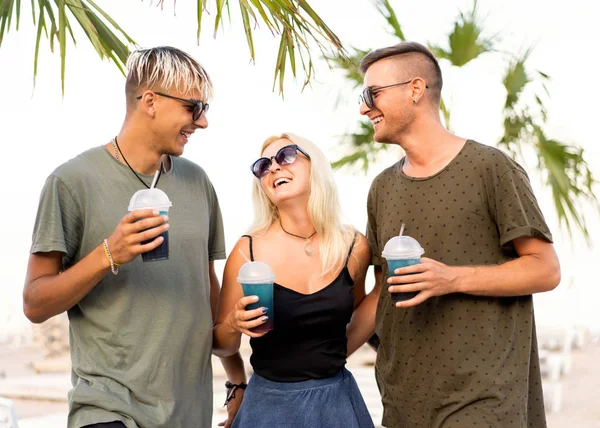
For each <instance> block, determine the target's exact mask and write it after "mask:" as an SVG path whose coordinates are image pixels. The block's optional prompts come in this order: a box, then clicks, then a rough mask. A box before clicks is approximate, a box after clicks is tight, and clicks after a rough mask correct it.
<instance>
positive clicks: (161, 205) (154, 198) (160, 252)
mask: <svg viewBox="0 0 600 428" xmlns="http://www.w3.org/2000/svg"><path fill="white" fill-rule="evenodd" d="M157 174H158V171H156V175H155V176H154V177H155V179H156V177H157ZM172 205H173V204H172V203H171V201H170V200H169V197H168V196H167V194H166V193H165V192H163V191H162V190H160V189H157V188H155V187H152V188H150V189H141V190H138V191H137V192H135V193H134V194H133V196H132V197H131V199H130V200H129V207H128V210H129V212H131V211H136V210H147V209H152V210H156V211H158V212H159V213H160V215H168V214H169V208H170V207H171V206H172ZM139 220H141V219H139ZM139 220H138V221H139ZM161 236H162V237H163V241H162V242H161V244H160V245H159V246H158V247H156V248H155V249H153V250H151V251H146V252H145V253H142V260H143V261H145V262H155V261H158V260H168V259H169V231H168V230H167V231H165V232H163V233H162V235H161ZM155 239H156V237H155V238H152V239H148V240H147V241H142V242H141V243H142V245H144V244H148V243H150V242H152V241H154V240H155Z"/></svg>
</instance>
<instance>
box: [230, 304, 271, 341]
mask: <svg viewBox="0 0 600 428" xmlns="http://www.w3.org/2000/svg"><path fill="white" fill-rule="evenodd" d="M256 302H258V297H257V296H247V297H242V298H241V299H240V300H238V302H237V303H236V304H235V306H234V307H233V309H232V310H231V312H229V315H227V320H226V323H227V325H228V326H229V327H230V328H231V329H232V330H234V331H239V332H241V333H244V334H245V335H248V336H250V337H262V336H264V335H265V334H266V333H267V332H261V333H259V332H254V331H250V329H252V328H254V327H258V326H260V325H263V324H264V323H265V322H267V320H268V319H269V317H267V316H266V315H265V314H266V313H267V309H268V308H265V307H261V308H256V309H252V310H249V311H247V310H246V306H248V305H249V304H251V303H256Z"/></svg>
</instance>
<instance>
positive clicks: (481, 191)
mask: <svg viewBox="0 0 600 428" xmlns="http://www.w3.org/2000/svg"><path fill="white" fill-rule="evenodd" d="M403 162H404V159H402V160H401V161H399V162H398V163H396V164H395V165H393V166H391V167H389V168H387V169H386V170H385V171H383V172H382V173H381V174H379V175H378V176H377V177H376V178H375V180H374V181H373V184H372V186H371V190H370V192H369V198H368V226H367V237H368V240H369V243H370V245H371V249H372V251H373V258H372V263H373V264H374V265H380V266H382V268H383V281H384V282H383V284H386V281H387V278H388V276H389V273H388V269H387V264H386V261H385V259H384V258H383V257H382V256H381V252H382V250H383V247H384V245H385V243H386V242H387V241H388V239H390V238H391V237H392V236H395V235H397V234H398V233H399V231H400V227H401V224H402V223H405V225H406V228H405V231H404V233H405V234H406V235H408V236H411V237H413V238H415V239H416V240H417V241H419V243H420V244H421V246H422V247H423V248H424V249H425V254H424V256H425V257H429V258H432V259H435V260H438V261H440V262H442V263H445V264H447V265H454V266H461V265H495V264H500V263H504V262H507V261H509V260H512V259H514V258H516V257H517V256H518V255H517V253H516V252H515V249H514V246H513V245H512V242H511V241H512V240H514V239H515V238H518V237H524V236H533V237H537V238H540V239H543V240H546V241H550V242H551V240H552V236H551V234H550V232H549V230H548V227H547V226H546V223H545V221H544V217H543V215H542V213H541V212H540V209H539V207H538V204H537V201H536V199H535V196H534V195H533V192H532V190H531V187H530V184H529V179H528V177H527V174H526V173H525V171H524V170H523V168H521V167H520V166H519V165H518V164H517V163H516V162H514V161H513V160H512V159H510V158H509V157H507V156H506V155H505V154H503V153H502V152H501V151H499V150H497V149H494V148H492V147H488V146H485V145H481V144H479V143H476V142H474V141H467V143H466V144H465V146H464V147H463V149H462V150H461V151H460V153H459V154H458V155H457V156H456V157H455V158H454V159H453V160H452V161H451V162H450V164H449V165H448V166H447V167H446V168H444V169H443V170H442V171H440V172H439V173H437V174H435V175H433V176H431V177H427V178H411V177H408V176H407V175H405V174H404V173H403V172H402V165H403ZM376 333H377V335H378V336H379V338H380V346H379V349H378V353H377V360H376V378H377V382H378V385H379V389H380V392H381V394H382V401H383V405H384V415H383V424H384V425H385V426H387V427H390V428H400V427H402V428H404V427H410V428H412V427H428V428H436V427H444V428H464V427H471V426H476V427H494V428H513V427H514V428H516V427H519V428H521V427H535V428H540V427H545V426H546V421H545V414H544V404H543V396H542V385H541V378H540V370H539V359H538V354H537V342H536V334H535V324H534V316H533V301H532V297H531V295H528V296H521V297H478V296H472V295H467V294H458V293H456V294H449V295H445V296H439V297H433V298H430V299H428V300H426V301H425V302H424V303H422V304H420V305H418V306H416V307H412V308H408V309H398V308H396V307H395V306H394V305H393V303H392V301H391V299H390V296H389V293H388V291H387V287H385V286H384V287H383V290H382V292H381V296H380V298H379V302H378V306H377V322H376Z"/></svg>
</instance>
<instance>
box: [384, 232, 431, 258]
mask: <svg viewBox="0 0 600 428" xmlns="http://www.w3.org/2000/svg"><path fill="white" fill-rule="evenodd" d="M424 252H425V250H424V249H423V248H422V247H421V245H420V244H419V242H418V241H417V240H416V239H414V238H411V237H410V236H394V237H392V238H391V239H390V240H389V241H387V243H386V244H385V247H384V248H383V252H382V253H381V255H382V256H383V257H385V258H386V259H388V260H393V259H412V258H417V257H421V255H422V254H423V253H424Z"/></svg>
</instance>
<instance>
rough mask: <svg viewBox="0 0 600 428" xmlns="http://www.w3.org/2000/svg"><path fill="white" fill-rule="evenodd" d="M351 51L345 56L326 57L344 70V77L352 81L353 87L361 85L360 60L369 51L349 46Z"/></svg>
mask: <svg viewBox="0 0 600 428" xmlns="http://www.w3.org/2000/svg"><path fill="white" fill-rule="evenodd" d="M351 50H352V53H351V54H349V55H347V56H343V57H342V56H339V55H338V56H334V57H328V58H327V59H328V60H329V61H331V62H332V63H333V64H334V65H335V66H336V67H337V68H339V69H342V70H343V71H344V76H345V77H346V79H348V80H350V81H352V83H353V85H354V87H355V88H357V87H359V86H362V84H363V75H362V73H361V72H360V69H359V67H360V61H361V59H362V58H363V57H364V56H365V55H366V54H368V53H369V51H364V50H361V49H358V48H351Z"/></svg>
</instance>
